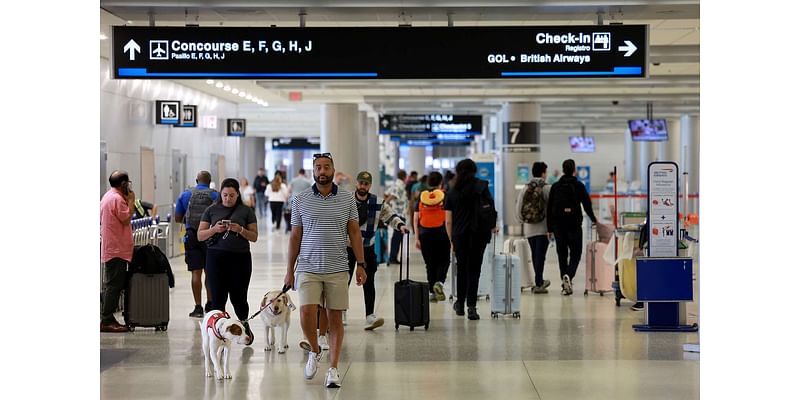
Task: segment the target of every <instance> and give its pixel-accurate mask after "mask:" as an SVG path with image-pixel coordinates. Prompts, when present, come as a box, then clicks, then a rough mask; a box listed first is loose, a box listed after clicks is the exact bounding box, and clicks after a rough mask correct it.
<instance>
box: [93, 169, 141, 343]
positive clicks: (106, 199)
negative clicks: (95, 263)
mask: <svg viewBox="0 0 800 400" xmlns="http://www.w3.org/2000/svg"><path fill="white" fill-rule="evenodd" d="M108 183H109V185H111V189H109V190H108V191H107V192H106V193H105V194H104V195H103V198H102V199H101V200H100V238H101V241H100V261H101V262H102V263H103V269H104V275H105V277H104V279H103V302H102V311H101V312H100V332H127V331H128V327H127V326H125V325H122V324H120V323H119V322H117V319H116V317H114V311H116V309H117V305H119V294H120V292H121V291H122V290H123V289H124V288H125V283H126V282H127V277H126V276H127V275H126V273H127V269H128V263H130V262H131V259H132V258H133V230H132V229H131V217H132V215H133V207H132V206H133V203H134V201H136V194H135V193H134V192H133V190H132V189H131V181H130V179H128V173H127V172H125V171H114V172H113V173H112V174H111V176H110V177H109V178H108Z"/></svg>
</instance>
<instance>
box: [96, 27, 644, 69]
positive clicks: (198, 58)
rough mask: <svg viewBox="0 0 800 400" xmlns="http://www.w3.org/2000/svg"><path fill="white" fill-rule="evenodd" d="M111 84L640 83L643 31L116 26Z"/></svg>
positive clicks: (569, 28) (113, 41)
mask: <svg viewBox="0 0 800 400" xmlns="http://www.w3.org/2000/svg"><path fill="white" fill-rule="evenodd" d="M112 39H113V40H112V46H113V52H112V53H113V55H112V66H113V71H114V77H115V78H117V79H207V78H215V79H216V78H225V79H495V78H585V77H590V78H591V77H600V78H631V77H634V78H635V77H639V78H641V77H646V76H647V65H648V64H647V58H648V57H647V54H648V28H647V25H586V26H524V27H520V26H515V27H499V26H494V27H415V28H401V27H352V28H350V27H348V28H266V27H265V28H260V27H134V26H115V27H113V33H112Z"/></svg>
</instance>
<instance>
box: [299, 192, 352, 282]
mask: <svg viewBox="0 0 800 400" xmlns="http://www.w3.org/2000/svg"><path fill="white" fill-rule="evenodd" d="M332 185H333V189H332V190H331V192H330V193H329V194H328V195H327V196H322V194H320V192H319V190H318V189H317V184H316V183H315V184H314V185H312V186H311V187H310V188H308V189H306V190H304V191H302V192H300V193H298V194H297V195H296V196H294V198H293V199H292V226H299V227H302V228H303V239H302V240H301V242H300V254H299V255H298V257H297V269H296V272H310V273H313V274H334V273H337V272H344V271H348V266H347V242H348V239H349V237H348V235H347V221H349V220H355V221H356V222H358V209H357V208H356V199H355V196H354V195H353V193H352V192H348V191H346V190H339V187H338V186H336V184H332Z"/></svg>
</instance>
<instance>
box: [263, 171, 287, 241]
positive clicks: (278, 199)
mask: <svg viewBox="0 0 800 400" xmlns="http://www.w3.org/2000/svg"><path fill="white" fill-rule="evenodd" d="M267 198H269V207H270V210H271V211H272V225H273V226H274V227H275V229H281V217H282V216H283V206H284V204H285V203H286V200H287V199H288V198H289V188H288V187H287V186H286V184H285V183H283V176H281V173H280V172H275V177H274V178H273V179H272V182H270V184H269V186H267Z"/></svg>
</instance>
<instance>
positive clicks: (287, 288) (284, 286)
mask: <svg viewBox="0 0 800 400" xmlns="http://www.w3.org/2000/svg"><path fill="white" fill-rule="evenodd" d="M291 288H292V287H291V286H289V285H283V289H281V294H279V295H277V296H275V298H274V299H272V300H270V301H268V302H267V304H264V307H261V309H259V310H258V311H256V312H255V314H253V315H251V316H250V318H248V319H246V320H244V321H242V322H248V321H250V320H251V319H253V318H255V317H256V316H258V314H261V312H262V311H264V310H265V309H266V308H267V307H269V306H270V305H271V304H272V302H273V301H275V299H277V298H278V297H281V296H282V295H284V294H286V292H288V291H289V289H291Z"/></svg>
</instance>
